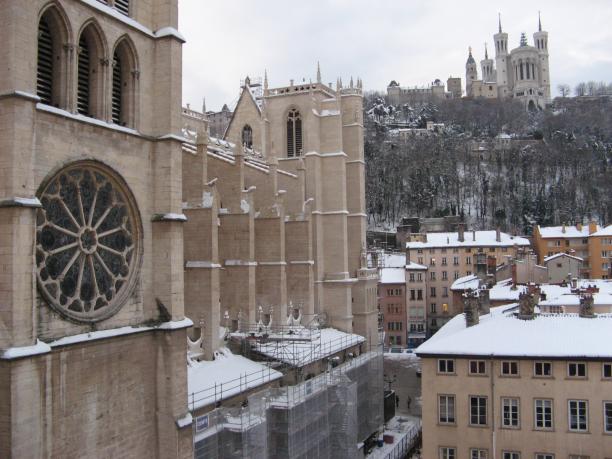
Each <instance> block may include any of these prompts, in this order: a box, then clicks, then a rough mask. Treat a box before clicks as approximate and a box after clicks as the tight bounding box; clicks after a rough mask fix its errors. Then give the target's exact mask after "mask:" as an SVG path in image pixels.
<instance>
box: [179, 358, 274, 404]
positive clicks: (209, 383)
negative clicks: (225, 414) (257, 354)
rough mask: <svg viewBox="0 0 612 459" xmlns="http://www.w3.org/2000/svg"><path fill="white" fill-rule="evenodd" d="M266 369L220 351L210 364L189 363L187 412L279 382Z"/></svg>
mask: <svg viewBox="0 0 612 459" xmlns="http://www.w3.org/2000/svg"><path fill="white" fill-rule="evenodd" d="M282 376H283V374H282V373H280V372H278V371H276V370H273V369H271V368H269V367H267V366H266V365H262V364H261V363H258V362H254V361H252V360H249V359H247V358H246V357H242V356H241V355H234V354H232V353H231V352H230V351H229V350H228V349H221V350H220V352H219V354H218V356H217V357H216V359H215V360H213V361H201V362H197V361H193V360H191V361H189V363H188V366H187V393H188V394H189V395H188V397H189V398H188V403H189V407H190V408H191V409H194V408H200V407H202V406H205V405H209V404H211V403H215V402H218V401H221V400H225V399H228V398H230V397H233V396H234V395H236V394H239V393H241V392H244V391H246V390H248V389H252V388H254V387H258V386H261V385H263V384H266V383H268V382H270V381H274V380H277V379H280V378H282Z"/></svg>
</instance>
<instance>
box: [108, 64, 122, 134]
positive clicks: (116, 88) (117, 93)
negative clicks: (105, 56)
mask: <svg viewBox="0 0 612 459" xmlns="http://www.w3.org/2000/svg"><path fill="white" fill-rule="evenodd" d="M122 90H123V86H122V81H121V59H119V56H117V53H115V56H114V58H113V96H112V107H111V108H112V116H113V123H116V124H121V122H122V119H121V96H122Z"/></svg>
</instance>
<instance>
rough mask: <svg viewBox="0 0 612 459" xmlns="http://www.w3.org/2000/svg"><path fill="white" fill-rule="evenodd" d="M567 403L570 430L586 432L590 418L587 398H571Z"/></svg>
mask: <svg viewBox="0 0 612 459" xmlns="http://www.w3.org/2000/svg"><path fill="white" fill-rule="evenodd" d="M567 404H568V422H569V430H571V431H573V432H586V431H587V429H588V419H589V412H588V402H587V401H586V400H569V401H568V402H567Z"/></svg>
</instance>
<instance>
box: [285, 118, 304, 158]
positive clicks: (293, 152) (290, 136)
mask: <svg viewBox="0 0 612 459" xmlns="http://www.w3.org/2000/svg"><path fill="white" fill-rule="evenodd" d="M296 156H302V117H301V116H300V112H299V111H297V110H296V109H295V108H294V109H291V110H290V111H289V114H288V115H287V157H288V158H293V157H296Z"/></svg>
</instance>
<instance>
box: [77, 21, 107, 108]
mask: <svg viewBox="0 0 612 459" xmlns="http://www.w3.org/2000/svg"><path fill="white" fill-rule="evenodd" d="M104 62H105V60H104V49H103V45H102V38H101V35H100V32H99V29H98V28H97V27H95V25H94V24H93V23H90V24H89V25H88V26H87V27H85V29H83V31H82V32H81V35H80V37H79V48H78V60H77V111H78V112H79V113H80V114H81V115H85V116H92V117H98V118H101V117H102V105H103V103H102V101H103V96H102V94H101V88H102V79H103V75H102V65H101V64H103V63H104Z"/></svg>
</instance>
